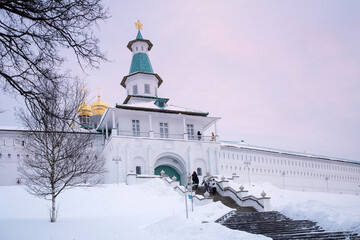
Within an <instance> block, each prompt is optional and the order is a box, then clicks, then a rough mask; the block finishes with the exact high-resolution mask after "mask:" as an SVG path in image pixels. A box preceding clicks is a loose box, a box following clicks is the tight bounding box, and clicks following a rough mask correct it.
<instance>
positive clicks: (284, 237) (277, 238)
mask: <svg viewBox="0 0 360 240" xmlns="http://www.w3.org/2000/svg"><path fill="white" fill-rule="evenodd" d="M266 236H267V237H270V238H272V239H273V240H290V239H316V240H322V239H324V240H325V239H329V240H330V239H351V240H353V239H354V240H355V239H359V238H357V237H358V236H357V235H356V234H353V233H349V232H319V233H298V234H281V235H279V234H266Z"/></svg>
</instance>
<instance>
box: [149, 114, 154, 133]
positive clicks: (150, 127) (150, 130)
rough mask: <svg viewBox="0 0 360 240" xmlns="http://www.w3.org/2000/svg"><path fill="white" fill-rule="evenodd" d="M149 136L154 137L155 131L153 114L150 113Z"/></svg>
mask: <svg viewBox="0 0 360 240" xmlns="http://www.w3.org/2000/svg"><path fill="white" fill-rule="evenodd" d="M149 137H151V138H153V137H154V131H153V126H152V115H151V114H149Z"/></svg>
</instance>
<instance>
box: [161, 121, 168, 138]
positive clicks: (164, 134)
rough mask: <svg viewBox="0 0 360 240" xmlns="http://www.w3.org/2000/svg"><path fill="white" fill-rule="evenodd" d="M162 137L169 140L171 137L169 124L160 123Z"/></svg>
mask: <svg viewBox="0 0 360 240" xmlns="http://www.w3.org/2000/svg"><path fill="white" fill-rule="evenodd" d="M160 137H161V138H168V137H169V127H168V123H160Z"/></svg>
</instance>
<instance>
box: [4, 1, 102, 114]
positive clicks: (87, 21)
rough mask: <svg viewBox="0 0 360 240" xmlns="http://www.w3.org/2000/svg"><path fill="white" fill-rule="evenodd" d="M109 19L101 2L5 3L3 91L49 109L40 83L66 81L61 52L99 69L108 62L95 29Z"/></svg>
mask: <svg viewBox="0 0 360 240" xmlns="http://www.w3.org/2000/svg"><path fill="white" fill-rule="evenodd" d="M107 18H108V15H107V11H106V10H105V9H104V8H103V6H102V3H101V0H61V1H58V0H32V1H28V0H1V1H0V81H1V82H2V83H3V84H2V85H3V88H4V89H5V91H12V92H17V93H19V94H20V95H22V96H24V97H25V99H26V100H27V101H28V102H35V103H36V104H38V105H39V106H40V107H41V108H43V109H45V110H46V109H47V104H45V102H46V101H47V99H44V98H46V97H47V95H44V92H42V91H39V89H38V88H37V86H38V85H39V81H40V82H41V81H42V80H43V79H47V81H52V82H53V83H54V84H57V83H59V82H60V81H62V80H63V79H64V77H66V76H67V77H68V76H69V74H68V73H66V72H62V71H61V66H62V64H63V62H64V61H65V57H64V52H66V51H62V50H63V49H70V50H72V52H73V54H74V55H75V56H76V58H77V61H78V63H79V64H80V66H81V67H82V68H83V67H85V66H91V67H97V66H98V64H99V62H100V61H101V60H105V57H104V55H103V53H101V51H100V50H99V47H98V39H97V38H96V37H95V36H94V34H93V31H92V28H93V27H94V25H96V24H97V23H98V21H99V20H105V19H107Z"/></svg>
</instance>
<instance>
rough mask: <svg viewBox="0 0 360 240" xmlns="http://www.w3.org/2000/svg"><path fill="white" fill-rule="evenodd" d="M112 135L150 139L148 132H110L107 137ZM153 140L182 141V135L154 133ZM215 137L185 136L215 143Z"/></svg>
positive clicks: (191, 139)
mask: <svg viewBox="0 0 360 240" xmlns="http://www.w3.org/2000/svg"><path fill="white" fill-rule="evenodd" d="M111 135H113V136H117V135H118V136H129V137H150V136H151V135H150V132H133V131H124V130H120V131H115V132H114V131H113V132H111V134H110V135H109V137H110V136H111ZM153 137H154V138H164V139H184V134H164V133H159V132H155V133H154V134H153ZM216 138H217V136H203V135H201V136H198V135H190V136H189V135H188V136H187V140H190V141H201V142H215V141H216Z"/></svg>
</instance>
